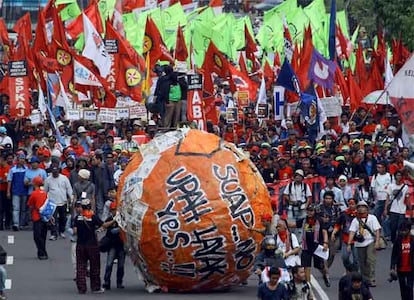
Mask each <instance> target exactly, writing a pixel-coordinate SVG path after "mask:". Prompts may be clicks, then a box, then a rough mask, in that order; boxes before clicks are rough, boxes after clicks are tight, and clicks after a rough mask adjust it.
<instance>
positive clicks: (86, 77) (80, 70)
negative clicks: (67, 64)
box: [73, 60, 102, 87]
mask: <svg viewBox="0 0 414 300" xmlns="http://www.w3.org/2000/svg"><path fill="white" fill-rule="evenodd" d="M74 69H75V71H74V76H73V79H74V82H75V84H80V85H91V86H99V87H101V86H102V83H101V81H100V80H99V78H98V77H96V76H95V74H94V73H93V72H92V71H91V70H89V69H88V68H87V67H85V66H84V65H83V64H81V63H80V62H78V61H77V60H75V61H74Z"/></svg>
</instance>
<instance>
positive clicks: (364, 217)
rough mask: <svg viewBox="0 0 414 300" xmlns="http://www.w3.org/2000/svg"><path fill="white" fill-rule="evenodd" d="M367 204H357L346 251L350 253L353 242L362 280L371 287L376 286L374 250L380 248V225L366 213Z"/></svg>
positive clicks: (375, 256)
mask: <svg viewBox="0 0 414 300" xmlns="http://www.w3.org/2000/svg"><path fill="white" fill-rule="evenodd" d="M368 210H369V207H368V203H366V202H365V201H363V200H362V201H359V202H358V204H357V217H356V218H354V219H353V220H352V222H351V225H350V226H349V239H348V244H347V251H348V252H350V251H351V245H352V241H354V240H355V244H354V245H355V248H356V249H357V253H358V265H359V267H360V270H361V274H362V277H363V278H364V280H366V281H367V282H369V284H370V286H371V287H375V286H376V282H375V263H376V260H377V255H376V252H375V249H379V246H380V244H379V243H380V231H381V225H380V223H379V222H378V219H377V217H375V216H374V215H371V214H369V213H368Z"/></svg>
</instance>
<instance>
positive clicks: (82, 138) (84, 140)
mask: <svg viewBox="0 0 414 300" xmlns="http://www.w3.org/2000/svg"><path fill="white" fill-rule="evenodd" d="M77 132H78V137H79V145H81V146H82V147H83V150H85V152H86V153H89V152H90V150H91V149H92V146H93V140H92V139H91V137H90V136H88V135H87V132H88V131H87V130H86V128H85V127H84V126H79V127H78V130H77Z"/></svg>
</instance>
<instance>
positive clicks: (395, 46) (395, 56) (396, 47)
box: [391, 37, 411, 74]
mask: <svg viewBox="0 0 414 300" xmlns="http://www.w3.org/2000/svg"><path fill="white" fill-rule="evenodd" d="M410 55H411V54H410V51H408V50H407V48H405V47H404V45H403V43H402V40H401V37H400V38H399V40H398V41H397V40H395V39H394V40H393V41H392V62H391V63H392V64H393V65H394V74H395V73H397V72H398V71H399V70H400V69H401V67H402V66H403V65H404V64H405V62H406V61H407V59H408V58H409V57H410Z"/></svg>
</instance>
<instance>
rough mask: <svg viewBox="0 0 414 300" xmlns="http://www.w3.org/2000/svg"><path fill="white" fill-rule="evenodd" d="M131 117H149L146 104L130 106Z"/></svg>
mask: <svg viewBox="0 0 414 300" xmlns="http://www.w3.org/2000/svg"><path fill="white" fill-rule="evenodd" d="M129 118H130V119H141V120H142V119H143V118H144V119H146V118H147V109H146V108H145V105H143V104H139V105H134V106H130V107H129Z"/></svg>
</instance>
